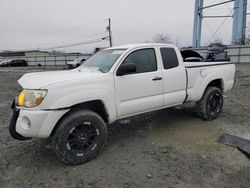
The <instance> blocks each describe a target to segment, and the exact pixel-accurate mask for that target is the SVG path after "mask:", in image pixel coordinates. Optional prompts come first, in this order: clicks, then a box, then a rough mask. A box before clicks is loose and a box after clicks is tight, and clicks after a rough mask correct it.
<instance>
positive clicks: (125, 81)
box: [115, 48, 163, 118]
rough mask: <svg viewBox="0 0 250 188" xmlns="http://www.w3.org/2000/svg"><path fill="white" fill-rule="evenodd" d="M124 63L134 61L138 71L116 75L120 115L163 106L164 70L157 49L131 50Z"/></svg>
mask: <svg viewBox="0 0 250 188" xmlns="http://www.w3.org/2000/svg"><path fill="white" fill-rule="evenodd" d="M123 63H134V64H135V65H136V72H135V73H132V74H129V75H123V76H115V87H116V92H117V93H116V96H117V110H118V116H119V118H121V117H126V116H129V115H133V114H138V113H143V112H146V111H150V110H153V109H157V108H161V107H162V106H163V83H162V70H161V68H158V65H157V58H156V54H155V49H153V48H147V49H140V50H135V51H133V52H131V53H130V54H129V55H128V56H127V57H126V58H125V60H124V61H123V62H122V64H123Z"/></svg>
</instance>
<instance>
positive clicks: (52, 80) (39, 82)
mask: <svg viewBox="0 0 250 188" xmlns="http://www.w3.org/2000/svg"><path fill="white" fill-rule="evenodd" d="M100 74H103V73H100V72H98V71H96V70H84V69H83V70H81V71H79V70H78V69H74V70H68V71H49V72H36V73H28V74H25V75H23V76H22V77H21V78H20V79H19V80H18V83H19V84H20V85H21V86H22V87H23V88H24V89H41V88H44V87H45V86H48V85H51V84H56V83H59V82H65V81H70V80H76V79H84V78H89V77H98V75H99V76H100Z"/></svg>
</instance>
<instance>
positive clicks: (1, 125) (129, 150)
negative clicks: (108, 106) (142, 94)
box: [0, 65, 250, 188]
mask: <svg viewBox="0 0 250 188" xmlns="http://www.w3.org/2000/svg"><path fill="white" fill-rule="evenodd" d="M31 71H38V68H37V69H34V68H28V69H19V68H7V69H6V68H1V69H0V88H1V90H0V187H192V188H193V187H249V186H250V159H248V158H247V157H246V156H245V155H244V154H242V153H241V152H240V151H239V150H238V149H235V148H231V147H228V146H224V145H221V144H218V143H216V141H217V139H218V138H219V136H220V135H221V134H222V133H224V132H226V133H231V134H235V135H238V136H242V137H245V138H248V139H250V113H249V112H250V65H241V66H237V73H236V82H235V87H234V89H233V90H232V91H230V92H228V93H226V94H225V106H224V111H223V113H222V114H221V116H220V117H219V118H218V119H217V120H215V121H210V122H206V121H202V120H200V119H199V118H197V117H196V115H195V113H194V112H193V111H192V109H178V108H174V109H166V110H161V111H157V112H153V113H148V114H144V115H141V116H137V117H133V118H131V119H127V120H123V121H121V122H117V123H115V124H113V125H112V126H109V137H108V143H107V145H106V147H105V149H104V150H103V152H102V153H101V155H99V156H98V158H97V159H95V160H93V161H91V162H90V163H88V164H85V165H81V166H67V165H64V164H62V163H61V162H60V161H58V159H57V158H56V156H55V155H54V153H53V151H52V149H51V147H50V144H49V141H48V140H39V139H33V140H30V141H26V142H19V141H16V140H13V139H12V138H11V137H10V135H9V133H8V123H9V120H10V112H9V107H10V105H11V102H12V99H13V98H14V97H15V96H16V95H17V92H18V88H19V87H18V84H17V82H16V81H17V79H18V78H20V77H21V76H22V75H23V74H24V73H25V72H31Z"/></svg>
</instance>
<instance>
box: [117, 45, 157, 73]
mask: <svg viewBox="0 0 250 188" xmlns="http://www.w3.org/2000/svg"><path fill="white" fill-rule="evenodd" d="M124 63H134V64H135V66H136V72H135V73H134V74H137V73H144V72H153V71H156V70H157V61H156V55H155V50H154V49H152V48H149V49H141V50H136V51H134V52H132V53H131V54H129V55H128V56H127V57H126V59H125V60H124V61H123V63H122V64H124Z"/></svg>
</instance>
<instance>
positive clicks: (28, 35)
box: [4, 18, 108, 37]
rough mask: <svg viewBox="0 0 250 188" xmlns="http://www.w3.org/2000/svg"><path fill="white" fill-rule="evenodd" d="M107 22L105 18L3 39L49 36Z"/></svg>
mask: <svg viewBox="0 0 250 188" xmlns="http://www.w3.org/2000/svg"><path fill="white" fill-rule="evenodd" d="M107 21H108V19H107V18H106V19H102V20H97V21H95V22H91V23H88V24H82V25H77V26H71V27H67V28H63V29H58V30H55V31H50V32H43V33H36V34H27V35H21V36H13V35H10V36H4V37H32V36H42V35H49V34H54V33H60V32H64V31H68V30H72V29H78V28H83V27H88V26H91V25H96V24H98V23H101V22H107Z"/></svg>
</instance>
